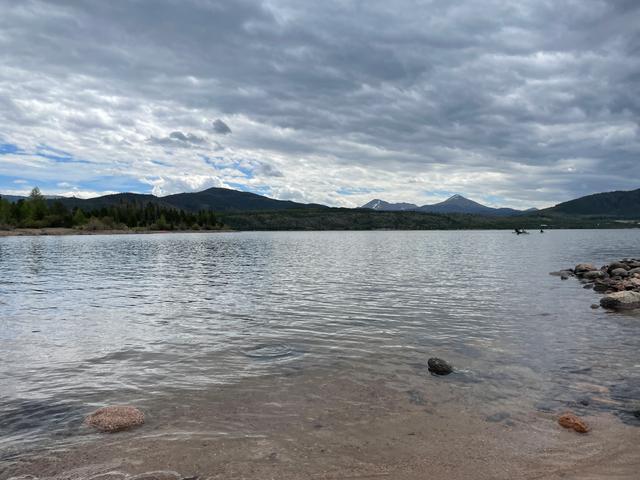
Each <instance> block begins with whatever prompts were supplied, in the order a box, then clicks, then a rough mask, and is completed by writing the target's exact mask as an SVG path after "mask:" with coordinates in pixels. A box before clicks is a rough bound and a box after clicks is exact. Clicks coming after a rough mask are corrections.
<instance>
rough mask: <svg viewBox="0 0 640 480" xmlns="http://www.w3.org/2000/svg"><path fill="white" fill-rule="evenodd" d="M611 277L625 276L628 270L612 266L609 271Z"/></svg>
mask: <svg viewBox="0 0 640 480" xmlns="http://www.w3.org/2000/svg"><path fill="white" fill-rule="evenodd" d="M609 274H610V275H611V276H612V277H627V276H628V275H629V272H627V270H626V269H624V268H614V269H613V270H611V271H610V272H609Z"/></svg>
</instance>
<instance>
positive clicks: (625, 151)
mask: <svg viewBox="0 0 640 480" xmlns="http://www.w3.org/2000/svg"><path fill="white" fill-rule="evenodd" d="M0 6H1V7H2V11H3V15H2V16H1V17H0V32H2V33H1V34H0V61H1V62H2V65H3V69H2V70H0V105H4V106H6V107H7V108H3V109H0V125H3V131H2V135H3V139H4V141H6V142H12V143H19V144H21V145H22V144H28V143H29V142H38V143H43V144H49V145H53V146H56V147H57V148H60V149H63V150H65V151H69V152H72V153H74V154H75V155H77V156H79V157H81V158H87V159H89V160H90V161H95V163H96V164H97V165H98V167H99V168H98V169H96V168H92V169H90V170H88V171H91V172H93V171H97V170H99V171H100V172H102V173H103V174H104V175H106V174H110V175H133V176H136V178H142V177H143V176H145V175H148V169H149V167H148V164H147V163H145V162H148V161H149V159H159V160H162V162H163V163H165V164H167V165H168V166H167V167H162V168H161V167H157V168H158V169H159V170H158V171H157V172H156V175H157V176H158V177H162V178H183V176H185V175H186V176H187V177H188V176H189V175H199V174H200V173H201V172H200V169H201V168H202V167H201V165H202V159H201V158H199V157H198V156H197V151H198V149H199V148H203V149H205V148H208V147H211V146H212V145H213V146H215V144H208V143H207V140H206V139H205V138H204V136H200V135H199V134H194V133H187V132H189V131H192V132H203V131H209V130H210V129H211V128H212V126H211V122H210V119H211V118H219V117H221V118H225V119H229V120H230V119H233V122H232V124H233V125H234V130H235V132H234V134H233V135H226V138H227V140H226V141H225V147H227V148H226V149H225V150H224V155H225V160H226V161H228V162H229V164H233V162H234V161H235V160H237V158H255V159H257V160H258V161H259V163H260V164H263V165H274V164H275V165H278V166H279V167H280V168H282V169H283V170H284V171H286V173H287V175H286V176H282V175H273V174H271V175H269V173H268V171H267V170H265V171H264V172H262V174H261V178H262V177H263V178H262V180H259V181H261V182H263V183H254V184H253V185H254V186H256V187H269V188H271V189H272V192H273V193H274V194H279V195H283V196H287V195H288V196H292V195H294V196H295V198H299V199H301V198H305V199H307V200H309V201H319V202H329V203H332V204H345V205H355V204H361V203H364V202H363V200H367V198H366V197H367V193H366V191H367V190H368V189H369V190H375V191H376V192H377V193H376V196H380V197H383V198H389V199H390V200H405V201H412V202H415V203H426V202H427V200H431V198H432V197H433V196H436V197H437V196H439V195H440V196H445V195H446V193H438V192H460V193H463V194H467V195H469V196H471V197H473V198H477V199H479V200H482V199H483V198H486V199H488V201H493V200H491V199H497V200H495V201H496V202H499V203H504V204H507V205H511V206H516V207H526V206H530V205H537V206H543V205H545V204H552V203H556V202H558V201H562V200H566V199H569V198H572V197H576V196H579V195H584V194H588V193H592V192H594V191H602V190H610V189H630V188H637V187H638V186H640V185H638V180H637V179H638V178H640V162H638V156H639V155H640V131H639V124H638V118H640V73H639V72H640V30H638V28H637V25H638V24H640V4H638V2H636V1H632V0H629V1H605V0H584V1H575V0H558V1H556V2H540V1H539V0H521V1H519V2H516V3H514V2H504V1H502V0H488V1H487V0H482V1H481V0H459V1H452V2H436V1H426V2H419V1H409V0H398V1H397V2H393V3H392V4H390V3H388V2H387V3H384V2H366V3H362V2H357V1H355V0H354V1H342V0H341V1H338V0H335V1H331V0H328V1H326V2H315V3H309V2H304V3H300V2H296V1H293V0H274V1H270V2H261V1H248V0H238V1H234V2H227V1H215V0H208V1H203V0H197V1H196V0H185V1H182V2H173V1H169V0H164V1H160V0H158V1H151V0H141V1H138V2H99V1H87V2H75V1H71V0H68V1H62V0H61V1H57V2H45V1H39V0H29V1H25V2H9V1H3V0H0ZM566 12H571V14H570V15H569V14H566ZM217 122H220V125H219V126H218V125H217ZM176 125H180V128H181V129H182V130H181V131H173V133H171V134H170V135H166V133H165V132H171V131H172V130H174V129H175V128H176V127H175V126H176ZM223 125H224V126H226V123H224V122H223V121H222V120H216V121H215V122H213V130H214V132H216V133H219V134H224V133H225V131H221V129H222V130H224V129H223V128H222V126H223ZM229 130H230V129H229ZM227 133H228V132H227ZM26 146H28V145H26ZM167 146H173V147H183V148H175V149H173V150H174V152H173V153H171V154H169V153H163V152H162V150H163V149H166V147H167ZM184 147H189V148H184ZM34 168H36V167H34ZM259 168H260V167H259ZM265 168H266V167H265ZM276 171H278V172H279V171H280V170H276ZM58 172H59V175H60V178H59V181H65V180H67V178H65V175H67V173H68V172H67V171H66V170H64V167H63V166H61V167H60V168H59V169H58ZM229 172H231V173H229ZM0 173H2V174H3V175H8V176H10V175H11V169H10V167H6V168H5V169H4V170H2V171H0ZM17 173H18V172H15V174H16V175H17ZM258 173H259V172H258ZM37 174H38V170H37V169H36V170H34V173H33V175H34V176H36V175H37ZM73 175H76V176H77V175H78V174H77V173H73ZM87 175H89V174H88V173H87ZM104 175H103V176H104ZM212 175H214V176H215V177H216V179H217V180H216V181H218V178H219V181H220V182H225V181H229V182H235V183H238V181H239V178H242V177H243V175H242V172H238V173H237V174H236V173H233V169H227V170H225V173H224V175H230V176H229V177H228V178H227V177H224V176H220V177H219V176H218V172H216V173H215V174H212ZM89 179H90V178H89V177H87V180H89ZM30 180H31V179H30ZM74 182H75V183H76V184H77V183H79V182H78V178H75V179H74ZM255 182H258V180H255ZM80 183H81V182H80ZM346 187H351V189H352V190H353V191H357V192H363V193H358V194H357V195H351V196H344V195H340V194H337V193H336V192H337V191H338V190H340V189H344V188H346ZM105 188H107V187H105ZM292 192H293V193H292Z"/></svg>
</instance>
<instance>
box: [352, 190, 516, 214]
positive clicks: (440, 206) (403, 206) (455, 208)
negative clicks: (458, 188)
mask: <svg viewBox="0 0 640 480" xmlns="http://www.w3.org/2000/svg"><path fill="white" fill-rule="evenodd" d="M361 208H369V209H373V210H381V211H407V210H411V211H416V212H427V213H467V214H473V215H487V216H500V217H508V216H513V215H521V214H523V213H524V212H522V211H521V210H514V209H513V208H491V207H487V206H486V205H482V204H480V203H478V202H474V201H473V200H469V199H468V198H465V197H463V196H462V195H453V196H452V197H449V198H448V199H446V200H445V201H444V202H440V203H434V204H433V205H423V206H421V207H418V206H417V205H414V204H412V203H388V202H385V201H383V200H378V199H376V200H372V201H370V202H369V203H367V204H366V205H363V206H362V207H361Z"/></svg>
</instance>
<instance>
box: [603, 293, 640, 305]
mask: <svg viewBox="0 0 640 480" xmlns="http://www.w3.org/2000/svg"><path fill="white" fill-rule="evenodd" d="M600 305H601V306H602V307H604V308H608V309H611V310H633V309H636V308H640V292H634V291H631V290H626V291H622V292H614V293H610V294H608V295H606V296H604V297H602V298H601V299H600Z"/></svg>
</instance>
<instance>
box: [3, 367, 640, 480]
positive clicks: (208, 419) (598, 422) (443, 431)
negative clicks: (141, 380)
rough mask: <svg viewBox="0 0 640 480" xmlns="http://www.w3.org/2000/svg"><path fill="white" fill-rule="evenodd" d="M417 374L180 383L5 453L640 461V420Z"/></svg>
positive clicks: (508, 474)
mask: <svg viewBox="0 0 640 480" xmlns="http://www.w3.org/2000/svg"><path fill="white" fill-rule="evenodd" d="M407 380H408V379H397V378H396V379H390V378H388V377H385V376H384V375H383V376H381V377H379V378H371V377H369V378H367V377H364V376H361V375H359V374H358V372H356V371H350V370H346V371H344V370H340V374H339V375H336V374H335V371H334V370H333V369H332V370H329V371H327V370H325V371H322V370H320V371H314V372H305V374H304V375H302V374H301V373H300V372H297V373H293V374H290V375H269V376H265V377H256V378H247V379H244V380H242V381H240V382H239V383H237V384H230V385H220V386H217V387H215V388H214V387H212V388H209V389H206V390H201V391H180V390H176V391H175V392H172V393H173V395H171V396H168V397H163V398H162V399H157V400H155V401H153V402H149V403H145V404H144V405H141V406H142V408H143V410H145V411H146V413H147V414H148V418H147V420H146V421H145V424H144V425H142V426H141V427H138V428H136V429H133V430H130V431H126V432H121V433H116V434H101V433H93V432H91V431H89V430H88V429H87V427H86V426H84V425H81V424H80V422H81V420H82V419H81V418H78V426H77V431H76V434H77V437H76V438H77V439H78V440H79V442H78V443H73V444H71V445H68V444H67V445H64V444H62V445H50V446H49V448H41V449H38V450H36V451H32V452H30V453H27V454H25V455H18V456H17V457H13V458H11V459H6V461H5V466H4V469H0V479H2V480H7V479H12V478H24V477H23V476H25V475H34V476H35V477H33V478H35V479H40V480H53V479H57V478H62V477H64V478H87V479H93V478H95V479H96V480H97V479H98V478H99V479H101V480H103V479H105V478H109V479H118V480H129V479H133V478H134V476H135V475H144V474H146V475H148V476H149V478H162V479H167V480H169V479H172V480H173V479H175V480H178V479H183V478H202V479H204V478H210V479H214V478H225V479H241V478H242V479H254V478H255V479H257V478H279V479H282V480H297V479H300V478H318V479H326V480H329V479H332V480H335V479H341V478H362V479H367V478H370V479H373V478H379V477H383V478H394V479H399V480H400V479H402V480H418V479H422V478H425V474H428V476H429V478H432V479H434V480H435V479H442V480H444V479H450V478H455V479H460V480H463V479H464V480H466V479H469V480H471V479H474V480H479V479H487V480H489V479H491V480H496V479H503V480H507V479H508V480H514V479H521V480H525V479H526V480H530V479H534V478H549V479H560V478H562V479H578V478H604V477H606V476H607V475H609V474H611V473H612V472H615V473H616V478H620V479H632V478H635V474H636V472H637V468H638V467H639V466H640V463H639V460H638V458H637V457H636V455H635V449H634V445H635V444H636V442H637V440H638V438H639V437H638V435H639V434H640V429H638V427H633V426H629V425H625V424H623V423H622V422H620V421H619V419H616V418H615V417H614V416H612V415H611V414H606V413H596V412H594V413H593V414H592V415H588V416H587V417H586V419H587V421H588V422H589V424H590V425H592V426H593V430H592V431H591V432H589V433H588V434H586V435H581V434H577V433H576V432H573V431H569V430H566V429H564V428H562V427H560V426H559V425H558V424H557V421H556V417H557V413H559V412H554V413H551V412H541V411H536V410H535V409H531V410H530V409H528V408H523V409H522V410H520V409H518V410H515V411H513V412H512V415H506V417H505V419H502V417H500V418H499V419H498V420H495V419H492V418H491V417H486V413H483V412H482V411H477V410H476V409H474V408H471V407H472V404H470V403H469V399H468V398H465V395H461V391H460V384H459V383H457V382H456V381H452V380H453V379H445V378H438V377H433V376H431V375H425V376H424V377H423V378H422V381H421V382H420V384H419V385H416V384H415V383H414V382H415V381H417V380H419V379H414V381H407ZM410 389H411V390H410ZM413 389H415V390H413ZM239 399H241V400H240V401H239ZM176 405H180V407H176ZM496 407H497V406H494V407H493V408H496ZM195 419H197V422H196V421H194V420H195ZM284 419H286V420H284ZM161 473H162V475H161ZM153 475H156V476H153ZM135 478H138V477H135ZM145 478H147V477H145Z"/></svg>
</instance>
